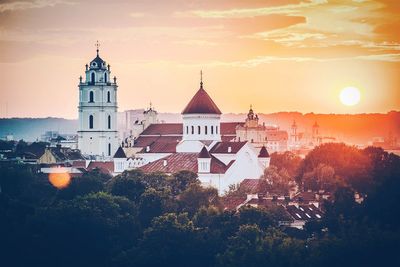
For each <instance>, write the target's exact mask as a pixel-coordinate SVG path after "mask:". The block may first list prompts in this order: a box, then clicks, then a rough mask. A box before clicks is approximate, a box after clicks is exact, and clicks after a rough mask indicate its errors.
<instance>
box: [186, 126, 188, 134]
mask: <svg viewBox="0 0 400 267" xmlns="http://www.w3.org/2000/svg"><path fill="white" fill-rule="evenodd" d="M186 134H189V126H186Z"/></svg>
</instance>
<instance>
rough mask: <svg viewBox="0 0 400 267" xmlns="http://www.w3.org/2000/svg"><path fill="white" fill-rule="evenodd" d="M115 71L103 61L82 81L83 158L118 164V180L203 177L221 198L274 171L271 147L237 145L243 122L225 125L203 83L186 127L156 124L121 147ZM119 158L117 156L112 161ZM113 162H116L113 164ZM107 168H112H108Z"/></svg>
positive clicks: (186, 110)
mask: <svg viewBox="0 0 400 267" xmlns="http://www.w3.org/2000/svg"><path fill="white" fill-rule="evenodd" d="M108 77H110V67H109V65H108V66H107V67H106V63H105V62H104V61H103V60H102V59H101V58H100V57H99V53H98V49H97V57H96V58H95V59H94V60H92V62H91V63H90V67H86V80H85V82H82V80H81V82H80V84H79V91H80V94H79V96H80V103H79V122H80V129H79V131H78V134H79V148H80V149H81V151H82V154H84V155H87V156H89V157H91V158H92V159H95V160H97V161H103V162H106V161H107V162H108V163H107V164H108V166H110V163H112V165H113V170H112V171H111V173H112V174H114V175H116V174H118V173H121V172H123V171H125V170H129V169H135V168H138V169H141V170H142V171H144V172H145V173H151V172H164V173H167V174H173V173H175V172H178V171H181V170H188V171H192V172H195V173H197V175H198V178H199V180H200V181H201V184H202V185H203V186H206V187H214V188H216V189H218V192H219V193H220V194H223V193H225V192H226V191H228V190H229V186H230V185H237V184H239V183H240V182H241V181H243V180H244V179H247V178H259V177H260V176H261V175H263V173H264V170H265V169H266V168H267V167H268V166H269V161H270V157H269V153H268V151H267V149H266V147H265V146H262V147H260V148H256V147H254V146H253V145H252V144H251V142H248V141H245V140H243V141H237V140H235V139H236V128H237V126H238V125H240V124H242V123H235V122H228V123H223V122H221V115H222V112H221V110H220V109H219V108H218V106H217V105H216V104H215V102H214V101H213V99H212V98H211V97H210V96H209V94H208V93H207V92H206V90H205V89H204V85H203V81H202V79H200V86H199V89H198V90H197V92H196V93H195V94H194V96H193V97H192V99H191V100H190V101H189V102H188V104H187V105H186V107H184V109H183V111H182V113H181V115H182V123H153V124H150V125H148V126H147V127H146V128H145V129H144V131H143V132H142V133H141V134H139V136H138V137H137V138H135V140H133V142H132V143H133V144H132V143H130V144H129V145H128V144H127V143H124V142H122V146H119V141H118V132H117V130H116V128H115V127H116V126H115V125H116V121H115V120H116V112H117V84H116V78H114V82H110V81H109V80H108ZM112 155H113V156H112ZM111 157H112V159H111ZM104 165H106V164H104Z"/></svg>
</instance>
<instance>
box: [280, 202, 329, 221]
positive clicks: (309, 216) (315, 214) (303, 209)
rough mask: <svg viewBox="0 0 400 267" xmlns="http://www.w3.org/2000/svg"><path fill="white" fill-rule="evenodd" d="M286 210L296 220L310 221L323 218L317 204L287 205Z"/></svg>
mask: <svg viewBox="0 0 400 267" xmlns="http://www.w3.org/2000/svg"><path fill="white" fill-rule="evenodd" d="M286 211H287V212H288V213H289V214H290V216H292V217H293V219H295V220H301V221H309V220H319V219H321V218H322V216H323V213H322V211H321V210H320V209H318V208H317V207H316V206H315V205H313V204H311V205H299V206H298V207H296V206H295V205H289V206H287V207H286Z"/></svg>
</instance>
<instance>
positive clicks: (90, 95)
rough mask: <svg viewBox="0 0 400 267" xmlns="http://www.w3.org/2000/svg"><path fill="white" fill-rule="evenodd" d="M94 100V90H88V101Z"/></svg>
mask: <svg viewBox="0 0 400 267" xmlns="http://www.w3.org/2000/svg"><path fill="white" fill-rule="evenodd" d="M93 102H94V92H93V91H90V92H89V103H93Z"/></svg>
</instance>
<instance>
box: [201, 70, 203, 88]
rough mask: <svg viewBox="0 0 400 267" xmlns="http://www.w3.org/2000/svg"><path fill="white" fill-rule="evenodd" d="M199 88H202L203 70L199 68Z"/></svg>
mask: <svg viewBox="0 0 400 267" xmlns="http://www.w3.org/2000/svg"><path fill="white" fill-rule="evenodd" d="M200 89H203V70H200Z"/></svg>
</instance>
